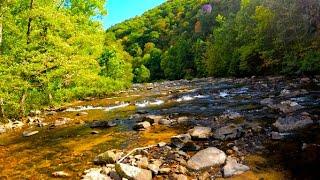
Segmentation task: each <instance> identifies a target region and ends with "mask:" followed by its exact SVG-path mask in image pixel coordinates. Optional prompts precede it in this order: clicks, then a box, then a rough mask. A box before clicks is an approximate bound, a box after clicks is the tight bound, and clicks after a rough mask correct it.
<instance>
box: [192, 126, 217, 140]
mask: <svg viewBox="0 0 320 180" xmlns="http://www.w3.org/2000/svg"><path fill="white" fill-rule="evenodd" d="M188 132H189V134H190V136H191V138H192V139H208V138H210V136H211V135H212V134H211V128H210V127H202V126H196V127H194V128H193V129H190V130H189V131H188Z"/></svg>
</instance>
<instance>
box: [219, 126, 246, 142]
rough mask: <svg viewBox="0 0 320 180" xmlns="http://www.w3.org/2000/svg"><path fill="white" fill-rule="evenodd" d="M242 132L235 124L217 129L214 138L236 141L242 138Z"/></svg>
mask: <svg viewBox="0 0 320 180" xmlns="http://www.w3.org/2000/svg"><path fill="white" fill-rule="evenodd" d="M241 130H242V128H241V127H239V126H237V125H235V124H230V125H228V126H224V127H221V128H219V129H217V130H216V131H215V133H214V138H215V139H219V140H230V139H236V138H239V137H240V136H241Z"/></svg>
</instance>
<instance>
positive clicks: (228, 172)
mask: <svg viewBox="0 0 320 180" xmlns="http://www.w3.org/2000/svg"><path fill="white" fill-rule="evenodd" d="M249 169H250V168H249V167H248V166H246V165H243V164H239V163H238V162H237V160H236V159H235V158H233V157H231V156H229V157H228V158H227V162H226V165H225V166H224V167H223V176H224V177H231V176H233V175H239V174H242V173H244V172H246V171H248V170H249Z"/></svg>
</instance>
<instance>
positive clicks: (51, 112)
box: [46, 111, 57, 116]
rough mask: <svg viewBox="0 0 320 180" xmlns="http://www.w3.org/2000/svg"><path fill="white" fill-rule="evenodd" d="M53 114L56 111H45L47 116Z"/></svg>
mask: <svg viewBox="0 0 320 180" xmlns="http://www.w3.org/2000/svg"><path fill="white" fill-rule="evenodd" d="M55 114H57V112H56V111H49V112H46V115H47V116H53V115H55Z"/></svg>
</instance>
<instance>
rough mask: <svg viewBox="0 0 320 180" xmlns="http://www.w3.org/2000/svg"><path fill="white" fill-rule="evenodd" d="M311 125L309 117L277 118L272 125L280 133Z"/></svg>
mask: <svg viewBox="0 0 320 180" xmlns="http://www.w3.org/2000/svg"><path fill="white" fill-rule="evenodd" d="M311 124H313V121H312V119H311V118H310V117H309V116H301V115H298V116H287V117H284V118H281V117H280V118H278V120H277V121H276V122H275V123H273V125H274V126H275V127H276V128H278V130H279V131H280V132H287V131H293V130H297V129H300V128H304V127H307V126H309V125H311Z"/></svg>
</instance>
